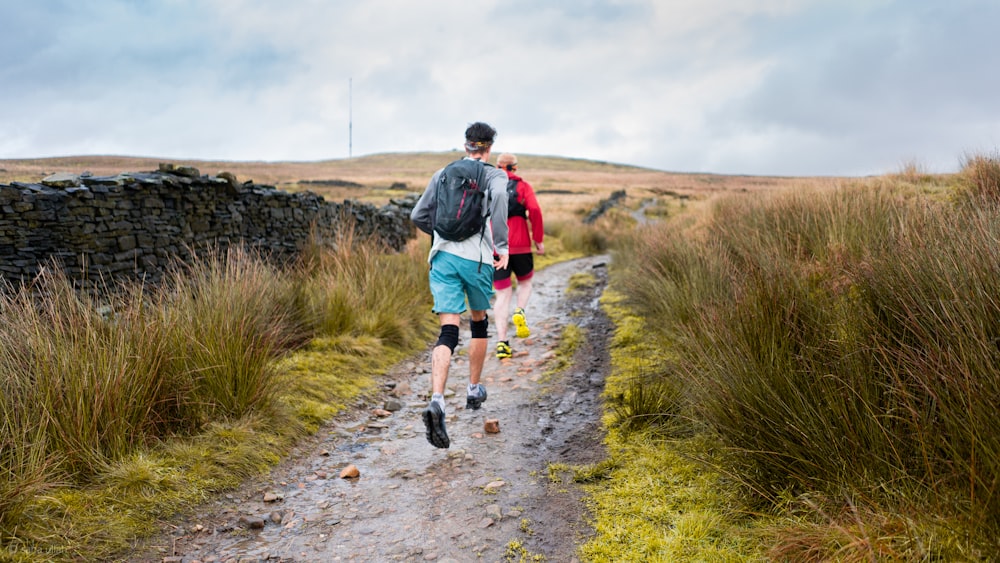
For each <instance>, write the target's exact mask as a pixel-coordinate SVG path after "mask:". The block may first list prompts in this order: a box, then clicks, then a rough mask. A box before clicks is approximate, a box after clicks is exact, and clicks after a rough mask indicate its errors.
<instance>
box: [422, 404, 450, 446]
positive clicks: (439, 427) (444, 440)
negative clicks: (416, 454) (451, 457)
mask: <svg viewBox="0 0 1000 563" xmlns="http://www.w3.org/2000/svg"><path fill="white" fill-rule="evenodd" d="M424 426H426V427H427V441H428V442H430V443H431V445H432V446H434V447H435V448H447V447H448V446H450V445H451V440H449V439H448V431H447V430H445V427H444V411H443V410H441V406H440V405H438V404H437V403H435V402H434V401H431V403H430V404H429V405H427V408H426V409H424Z"/></svg>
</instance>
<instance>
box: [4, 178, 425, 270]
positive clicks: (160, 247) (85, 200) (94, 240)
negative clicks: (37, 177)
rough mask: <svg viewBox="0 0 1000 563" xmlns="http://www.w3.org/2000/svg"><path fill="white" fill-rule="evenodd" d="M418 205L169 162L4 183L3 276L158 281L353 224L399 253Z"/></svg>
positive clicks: (284, 255)
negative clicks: (194, 261)
mask: <svg viewBox="0 0 1000 563" xmlns="http://www.w3.org/2000/svg"><path fill="white" fill-rule="evenodd" d="M415 203H416V196H413V197H408V198H403V199H398V200H393V201H392V202H391V203H389V204H388V205H386V206H383V207H381V208H379V207H376V206H374V205H370V204H363V203H360V202H357V201H349V200H346V201H344V202H342V203H335V202H328V201H325V200H324V199H323V198H322V197H321V196H319V195H316V194H313V193H311V192H304V193H289V192H284V191H281V190H277V189H275V187H274V186H267V185H256V184H254V183H253V182H252V181H248V182H244V183H239V182H238V181H237V179H236V177H235V176H234V175H232V174H229V173H225V172H224V173H220V174H219V175H218V176H205V175H201V174H200V173H199V172H198V170H197V169H195V168H192V167H187V166H178V167H175V166H173V165H169V164H165V165H161V166H160V169H159V170H157V171H154V172H138V173H123V174H119V175H117V176H92V175H89V174H87V173H84V174H81V175H73V174H58V175H53V176H49V177H48V178H46V179H45V180H43V181H42V182H41V183H39V184H29V183H19V182H14V183H12V184H9V185H3V184H0V278H3V279H4V280H5V281H8V282H10V283H12V284H14V285H18V284H23V283H26V282H30V281H31V280H32V279H34V277H35V276H36V275H37V274H38V273H39V271H40V268H42V267H44V266H45V265H47V264H52V263H53V262H54V263H56V264H58V265H60V266H61V267H62V269H63V270H64V271H65V272H66V273H67V275H68V276H69V277H70V279H72V280H74V283H76V284H77V286H78V287H80V288H81V289H89V288H97V287H100V286H101V285H103V284H104V283H105V282H107V281H115V280H123V279H128V280H143V281H145V282H147V283H156V282H158V281H159V280H160V279H161V278H162V277H163V274H164V272H165V271H166V268H167V267H168V266H169V265H170V264H171V263H172V261H174V260H181V261H185V262H187V261H189V260H190V259H191V258H192V257H193V256H194V254H195V253H197V252H198V251H200V250H204V249H206V248H210V247H217V248H222V249H225V248H227V247H229V246H233V245H245V246H247V247H249V248H253V249H256V250H259V251H261V252H262V254H264V255H266V256H268V257H269V258H270V259H273V260H277V261H286V260H289V259H291V258H294V257H295V256H296V255H297V253H298V252H299V250H300V249H301V248H302V246H303V244H304V243H305V242H306V241H307V240H308V239H309V237H310V233H311V232H315V233H316V235H318V236H319V237H320V238H321V239H329V238H330V235H332V234H333V233H334V232H335V231H336V229H337V228H338V225H341V224H342V223H343V222H344V221H345V220H348V221H353V223H354V225H355V229H356V231H357V233H358V235H359V236H362V237H377V238H378V239H380V240H381V241H382V242H383V243H384V244H385V245H386V246H387V247H388V248H391V249H394V250H399V249H401V248H402V247H403V246H404V245H405V244H406V241H407V240H409V239H411V238H413V237H414V236H415V233H416V231H415V229H414V227H413V225H412V223H411V222H410V220H409V213H410V210H411V209H412V208H413V205H414V204H415Z"/></svg>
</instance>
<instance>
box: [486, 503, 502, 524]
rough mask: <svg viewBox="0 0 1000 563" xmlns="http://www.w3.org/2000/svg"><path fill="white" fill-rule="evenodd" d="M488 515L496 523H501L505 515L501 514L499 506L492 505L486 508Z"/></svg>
mask: <svg viewBox="0 0 1000 563" xmlns="http://www.w3.org/2000/svg"><path fill="white" fill-rule="evenodd" d="M486 515H487V516H489V517H490V518H492V519H493V520H494V521H497V522H499V521H500V519H501V518H503V515H502V514H501V512H500V505H499V504H490V505H487V506H486Z"/></svg>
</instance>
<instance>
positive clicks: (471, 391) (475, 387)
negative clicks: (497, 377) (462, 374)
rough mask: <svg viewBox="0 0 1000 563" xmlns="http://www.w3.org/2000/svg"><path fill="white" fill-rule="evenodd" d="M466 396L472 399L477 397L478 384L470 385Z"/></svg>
mask: <svg viewBox="0 0 1000 563" xmlns="http://www.w3.org/2000/svg"><path fill="white" fill-rule="evenodd" d="M468 394H469V395H472V396H473V397H478V396H479V384H478V383H477V384H472V383H470V384H469V393H468Z"/></svg>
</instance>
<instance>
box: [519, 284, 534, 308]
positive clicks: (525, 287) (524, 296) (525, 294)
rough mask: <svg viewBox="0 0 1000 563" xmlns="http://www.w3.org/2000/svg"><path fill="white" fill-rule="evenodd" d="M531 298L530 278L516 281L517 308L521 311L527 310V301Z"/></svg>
mask: <svg viewBox="0 0 1000 563" xmlns="http://www.w3.org/2000/svg"><path fill="white" fill-rule="evenodd" d="M530 297H531V278H528V279H526V280H522V279H520V278H518V279H517V306H518V307H520V308H522V309H527V308H528V299H529V298H530Z"/></svg>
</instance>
